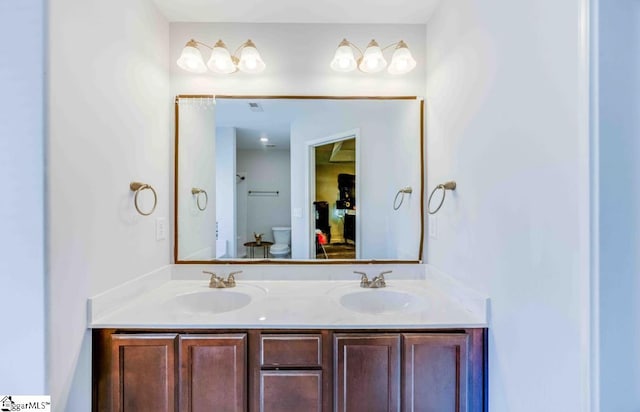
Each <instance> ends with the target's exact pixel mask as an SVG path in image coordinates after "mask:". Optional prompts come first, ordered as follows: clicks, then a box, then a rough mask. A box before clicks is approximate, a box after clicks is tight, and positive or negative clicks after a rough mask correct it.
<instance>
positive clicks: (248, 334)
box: [90, 265, 487, 412]
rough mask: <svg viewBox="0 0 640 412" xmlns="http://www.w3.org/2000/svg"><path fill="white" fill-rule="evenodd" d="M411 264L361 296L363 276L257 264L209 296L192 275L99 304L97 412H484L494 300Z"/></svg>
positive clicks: (93, 311) (132, 289)
mask: <svg viewBox="0 0 640 412" xmlns="http://www.w3.org/2000/svg"><path fill="white" fill-rule="evenodd" d="M338 266H339V265H338ZM361 266H363V267H366V265H361ZM397 266H401V265H397ZM407 267H410V268H411V270H406V269H405V271H404V273H395V272H394V274H391V275H389V276H387V286H386V287H385V288H380V289H364V288H361V287H360V285H359V280H358V276H357V275H354V274H353V273H351V269H354V268H356V269H357V265H345V266H344V267H336V268H333V269H332V271H331V274H327V273H329V272H328V271H327V270H320V269H306V272H307V277H306V279H305V280H290V279H288V277H289V276H291V275H290V274H289V273H288V272H290V273H291V274H293V273H294V272H296V273H297V274H298V279H299V278H300V277H299V268H296V267H295V266H293V267H292V268H291V269H289V270H287V271H285V270H284V269H282V268H276V267H273V266H271V267H268V266H265V267H263V268H260V267H259V266H258V265H252V266H250V267H246V268H245V269H246V273H243V274H241V275H240V276H239V278H238V280H237V286H236V287H235V288H228V289H227V288H226V289H211V288H209V287H208V286H209V282H208V280H206V279H205V280H202V277H203V276H202V274H201V273H200V271H201V269H202V268H200V267H196V266H195V265H189V267H185V266H184V265H181V266H173V267H172V268H171V269H170V270H169V271H170V273H164V274H154V277H155V279H149V278H146V279H140V280H139V281H138V284H137V285H136V284H129V285H127V286H126V287H122V288H119V289H116V290H112V291H110V292H109V293H107V294H103V295H100V296H97V297H94V298H92V299H91V301H90V317H91V325H92V328H93V354H94V355H93V356H94V357H93V365H94V366H93V387H94V390H93V393H94V401H93V409H94V411H127V410H131V411H143V410H153V411H212V410H215V411H247V410H248V411H366V412H370V411H438V412H444V411H485V410H486V373H487V370H486V338H487V335H486V317H485V312H484V311H485V310H486V307H485V305H486V301H485V300H484V298H482V297H479V296H476V295H474V294H473V292H470V291H465V290H463V289H460V288H459V287H458V285H454V284H450V283H448V280H447V279H444V278H439V277H438V276H437V275H435V274H433V273H429V272H428V271H426V267H425V265H408V266H407ZM367 269H369V270H371V266H369V267H367ZM397 269H398V268H397V267H396V271H397ZM227 270H228V269H227ZM314 270H315V273H314ZM214 271H215V270H214ZM218 273H220V272H219V271H218ZM277 273H280V275H277ZM370 273H372V272H370ZM198 278H200V280H195V279H198ZM344 279H349V280H344Z"/></svg>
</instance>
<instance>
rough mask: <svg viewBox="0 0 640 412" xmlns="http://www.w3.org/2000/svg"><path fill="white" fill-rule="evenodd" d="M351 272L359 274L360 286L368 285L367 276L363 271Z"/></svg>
mask: <svg viewBox="0 0 640 412" xmlns="http://www.w3.org/2000/svg"><path fill="white" fill-rule="evenodd" d="M353 273H357V274H358V275H361V277H360V287H363V288H366V287H369V278H368V277H367V274H366V273H365V272H359V271H357V270H354V271H353Z"/></svg>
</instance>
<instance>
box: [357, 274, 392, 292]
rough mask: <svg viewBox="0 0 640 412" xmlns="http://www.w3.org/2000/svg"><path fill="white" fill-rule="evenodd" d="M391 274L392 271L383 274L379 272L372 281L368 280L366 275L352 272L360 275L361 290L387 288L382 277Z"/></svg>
mask: <svg viewBox="0 0 640 412" xmlns="http://www.w3.org/2000/svg"><path fill="white" fill-rule="evenodd" d="M391 272H393V271H392V270H387V271H384V272H381V273H380V274H379V275H378V276H376V277H374V278H373V279H371V280H369V278H368V277H367V274H366V273H364V272H358V271H356V270H354V271H353V273H357V274H359V275H361V277H360V287H361V288H370V289H378V288H383V287H385V286H387V283H386V282H385V280H384V275H386V274H388V273H391Z"/></svg>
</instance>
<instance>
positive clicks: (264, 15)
mask: <svg viewBox="0 0 640 412" xmlns="http://www.w3.org/2000/svg"><path fill="white" fill-rule="evenodd" d="M154 1H155V2H156V4H157V5H158V7H159V8H160V10H161V11H162V13H163V14H164V15H165V16H166V17H167V19H169V21H171V22H217V23H220V22H244V23H336V24H344V23H368V24H424V23H426V22H427V20H429V18H430V17H431V13H433V10H434V9H435V8H436V6H437V5H438V3H440V0H394V1H389V0H317V1H305V0H269V1H266V0H235V1H229V0H154Z"/></svg>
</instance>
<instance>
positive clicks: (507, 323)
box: [426, 0, 589, 412]
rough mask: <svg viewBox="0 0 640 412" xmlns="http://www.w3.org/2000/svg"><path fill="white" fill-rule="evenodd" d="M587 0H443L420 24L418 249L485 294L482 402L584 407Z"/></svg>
mask: <svg viewBox="0 0 640 412" xmlns="http://www.w3.org/2000/svg"><path fill="white" fill-rule="evenodd" d="M585 5H586V2H583V1H580V0H571V1H562V2H558V1H555V0H538V1H523V0H521V1H513V0H487V1H484V2H482V3H480V2H476V1H473V0H458V1H454V2H451V1H444V2H442V3H441V5H440V7H439V8H438V10H436V12H435V13H434V15H433V18H432V19H431V21H430V22H429V24H428V27H427V50H428V53H427V95H426V99H427V100H426V105H427V117H426V125H427V148H426V153H427V156H428V157H427V168H428V173H427V174H428V180H427V183H428V184H427V188H428V191H427V194H428V192H429V191H430V190H431V189H432V188H433V187H435V186H436V185H437V184H438V183H441V182H444V181H447V180H456V181H457V183H458V188H457V190H456V191H455V193H451V194H448V195H447V200H446V202H445V205H444V207H443V209H442V210H441V212H439V213H438V214H437V215H436V216H437V228H438V233H437V238H436V239H433V238H430V239H428V243H427V245H426V257H427V261H428V262H429V263H431V264H433V265H435V266H436V267H438V268H440V269H441V270H443V271H444V272H446V273H448V274H450V275H453V276H455V277H457V278H458V279H459V280H461V281H463V282H464V283H466V284H468V285H469V286H471V287H473V288H475V289H476V290H478V291H480V292H482V293H484V294H486V295H487V296H489V297H490V298H491V320H490V328H489V334H490V336H489V403H490V404H489V409H490V410H491V411H492V412H501V411H518V412H526V411H532V412H533V411H535V412H538V411H541V410H544V411H587V410H588V409H587V407H588V401H587V400H588V397H589V392H588V381H589V344H588V341H589V328H588V322H589V300H588V298H589V266H588V262H589V247H588V245H589V190H588V189H589V188H588V185H589V163H588V160H589V152H588V150H589V146H588V144H589V136H588V129H587V128H586V127H585V125H586V124H587V120H588V119H587V117H586V115H585V112H586V109H587V108H588V101H587V100H586V98H585V94H586V90H587V85H588V84H587V80H588V79H587V77H586V75H585V73H586V70H585V65H584V63H585V62H586V61H587V59H586V55H585V54H584V53H585V52H584V50H583V49H582V48H581V47H582V43H583V42H584V41H585V37H584V36H583V34H582V33H581V31H580V30H581V28H582V27H583V26H582V24H583V23H584V21H583V20H582V19H583V17H584V16H587V15H588V14H587V13H586V10H584V9H583V7H585Z"/></svg>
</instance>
